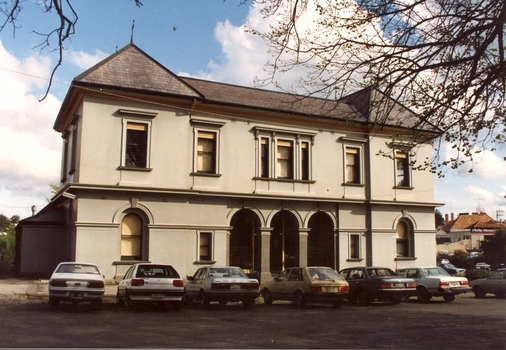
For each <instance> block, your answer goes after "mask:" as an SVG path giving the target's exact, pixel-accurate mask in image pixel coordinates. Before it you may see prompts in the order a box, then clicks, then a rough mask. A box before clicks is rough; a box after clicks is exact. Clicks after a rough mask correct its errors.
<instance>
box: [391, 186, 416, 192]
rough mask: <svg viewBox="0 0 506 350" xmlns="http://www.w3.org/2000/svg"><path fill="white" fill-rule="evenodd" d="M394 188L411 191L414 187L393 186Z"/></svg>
mask: <svg viewBox="0 0 506 350" xmlns="http://www.w3.org/2000/svg"><path fill="white" fill-rule="evenodd" d="M394 189H396V190H408V191H411V190H414V189H415V188H414V187H411V186H394Z"/></svg>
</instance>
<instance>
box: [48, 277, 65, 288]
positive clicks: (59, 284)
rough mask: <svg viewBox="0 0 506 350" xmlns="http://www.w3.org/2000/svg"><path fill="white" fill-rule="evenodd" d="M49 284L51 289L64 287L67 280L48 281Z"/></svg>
mask: <svg viewBox="0 0 506 350" xmlns="http://www.w3.org/2000/svg"><path fill="white" fill-rule="evenodd" d="M49 284H50V285H51V287H66V286H67V280H57V279H55V280H51V281H49Z"/></svg>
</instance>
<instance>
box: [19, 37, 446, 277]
mask: <svg viewBox="0 0 506 350" xmlns="http://www.w3.org/2000/svg"><path fill="white" fill-rule="evenodd" d="M128 54H131V55H135V56H134V57H140V59H141V60H142V59H144V58H145V59H147V60H150V57H149V56H147V55H145V54H144V53H143V52H142V51H140V50H139V49H138V48H136V47H135V46H133V45H129V46H128V47H126V48H124V49H123V50H121V51H119V52H118V53H116V54H115V55H113V56H112V57H111V58H109V59H106V60H105V61H104V62H103V63H101V64H99V65H98V66H96V67H94V68H92V69H90V71H89V73H88V74H87V72H85V73H83V75H81V76H80V77H78V78H76V80H75V84H74V87H72V88H71V90H70V91H69V94H68V96H67V98H66V100H65V102H64V104H63V106H62V109H61V111H60V114H59V116H58V118H57V121H56V123H55V129H56V130H57V131H58V132H60V133H61V134H62V139H63V150H62V172H61V177H62V183H61V191H60V192H59V193H58V194H57V195H56V196H55V197H54V198H53V199H52V202H51V203H50V204H49V205H48V207H46V208H45V209H44V210H42V211H41V213H39V214H38V215H37V216H36V217H34V218H31V219H29V220H24V221H23V222H22V223H21V225H20V230H19V232H20V233H21V235H20V236H21V237H22V238H21V242H22V244H21V245H20V247H19V250H18V255H19V257H18V269H19V272H20V273H21V274H37V273H39V274H42V273H47V272H48V271H50V270H51V269H52V268H53V267H54V265H55V263H56V261H55V260H60V261H61V260H72V261H88V262H93V263H97V264H99V265H100V266H101V268H102V270H103V272H104V273H105V275H106V278H109V279H113V278H119V277H121V276H122V275H123V274H124V272H125V271H126V269H127V268H128V266H129V265H130V264H131V263H133V261H137V260H142V261H152V262H159V263H168V264H172V265H173V266H174V267H175V268H176V269H177V270H178V271H179V272H180V273H181V274H182V275H183V276H185V275H192V274H193V273H194V272H195V270H196V269H197V268H198V267H199V266H201V265H202V264H209V263H212V262H215V263H216V264H234V265H235V264H237V265H240V266H241V267H243V268H244V269H245V270H250V271H258V272H259V273H260V275H261V279H262V281H265V280H267V279H270V278H271V276H272V274H275V273H278V272H279V271H280V270H281V269H282V268H284V267H288V266H291V265H293V264H295V265H300V266H306V265H308V264H309V265H314V264H325V265H329V266H331V267H333V268H335V269H337V270H339V269H342V268H345V267H350V266H356V265H381V266H386V267H390V268H393V269H396V268H401V267H409V266H415V265H432V264H434V257H435V255H436V250H435V244H434V243H435V233H436V230H435V227H434V208H435V207H437V206H439V205H440V204H438V203H434V197H433V175H432V174H431V173H430V172H423V171H415V170H412V169H410V170H409V174H407V176H408V178H409V185H406V186H397V185H396V178H398V175H399V174H398V173H397V172H398V169H397V168H396V160H395V159H392V158H388V157H383V156H379V155H377V154H378V152H379V151H384V152H389V153H390V154H393V153H392V152H394V149H395V148H394V149H392V148H389V147H388V146H387V144H389V143H391V139H390V137H389V135H388V134H387V133H382V132H370V131H364V130H368V129H367V128H364V127H363V126H362V125H360V124H357V125H355V126H350V125H349V124H347V123H346V121H344V122H343V121H342V120H339V118H316V117H311V116H307V115H302V114H297V113H293V111H283V110H279V108H278V109H268V108H263V109H262V108H260V107H258V106H253V107H251V106H247V105H239V104H235V105H234V104H231V103H220V102H223V101H217V100H216V99H213V100H212V101H210V99H209V97H207V96H208V94H206V92H202V91H201V90H200V89H199V86H200V85H198V84H199V83H200V82H199V81H193V80H191V79H186V80H185V79H179V78H178V77H175V76H173V75H172V74H171V73H170V72H168V71H165V74H166V77H165V78H166V79H174V81H175V83H174V84H176V83H179V84H181V87H180V88H179V90H178V91H182V89H183V87H185V86H187V85H190V87H191V88H192V89H193V90H192V89H190V90H192V91H190V92H184V91H183V92H181V93H180V94H179V95H178V94H172V93H164V94H158V93H157V91H153V90H156V89H154V88H153V89H151V88H150V89H143V88H142V87H139V89H137V90H133V89H129V88H126V87H125V86H123V85H124V84H125V83H124V82H120V83H119V84H118V86H111V83H109V80H111V79H109V78H108V77H107V72H110V71H111V65H112V66H113V67H114V64H119V63H117V62H116V61H115V60H119V59H120V58H124V57H123V56H125V55H128ZM121 55H123V56H121ZM132 64H133V63H132ZM108 65H109V66H108ZM143 65H145V63H143V64H139V66H143ZM106 67H107V68H108V70H106V69H105V68H106ZM155 68H156V67H155ZM101 69H103V71H101ZM160 69H161V72H162V73H163V72H164V71H163V69H162V68H160ZM95 72H100V73H101V74H105V78H104V79H109V80H107V81H106V82H104V83H103V86H101V82H100V81H94V82H93V83H89V82H87V81H86V79H87V77H89V76H92V74H94V73H95ZM104 72H105V73H104ZM110 74H113V73H110ZM101 76H104V75H101ZM162 78H164V77H163V76H162ZM124 79H127V78H124ZM79 83H82V86H84V85H86V89H80V88H79ZM84 83H86V84H84ZM214 84H215V85H216V86H218V87H219V86H220V84H219V83H214ZM224 88H230V86H224ZM233 88H234V89H236V90H237V91H238V92H240V91H243V90H242V89H247V88H241V87H233ZM89 89H92V90H89ZM248 91H249V90H248ZM258 93H259V94H261V91H259V92H258ZM199 94H200V95H199ZM342 108H343V113H356V112H355V111H354V109H353V108H350V107H349V105H348V104H343V106H342ZM344 119H345V118H344ZM132 125H137V126H138V125H141V126H142V130H143V132H145V133H146V135H147V141H146V144H147V147H146V149H147V154H146V155H145V160H146V165H145V166H141V167H132V166H127V164H126V163H125V162H126V160H125V157H126V154H127V153H128V152H129V151H128V148H127V144H126V143H127V139H128V137H127V133H128V132H129V131H128V130H129V129H128V128H129V127H131V126H132ZM199 132H202V133H203V134H200V133H199ZM206 132H207V133H210V134H212V135H214V136H213V137H215V139H214V142H215V143H214V146H215V149H214V153H213V157H214V158H213V160H214V163H215V164H214V165H215V171H214V173H211V174H210V173H202V172H199V166H200V163H199V161H200V160H201V156H200V155H199V150H200V148H199V147H200V146H199V145H200V144H199V142H200V140H199V137H201V136H200V135H204V134H205V133H206ZM408 141H409V140H406V142H408ZM283 142H284V143H285V144H288V145H289V147H287V149H289V151H290V152H291V153H290V159H289V160H288V163H287V164H289V166H291V167H292V174H291V175H290V176H288V178H279V175H280V172H282V171H284V170H283V169H284V168H283V166H284V165H280V164H281V160H280V157H281V156H280V154H281V153H280V152H281V145H283V144H284V143H283ZM265 145H267V146H265ZM350 149H351V150H353V152H355V154H356V155H357V156H356V157H357V158H355V159H357V160H358V162H359V164H356V165H355V168H354V169H355V171H357V170H358V172H359V175H358V176H359V178H358V179H357V182H356V183H348V182H347V181H348V179H347V170H346V169H347V165H349V161H348V160H347V155H346V153H347V150H348V152H349V150H350ZM263 151H264V153H262V152H263ZM431 153H432V146H431V144H430V143H426V144H424V145H422V146H421V147H419V148H417V153H416V155H411V157H412V158H413V159H414V158H417V159H425V158H427V157H429V158H430V157H431ZM413 159H411V160H413ZM264 168H268V170H265V169H264ZM263 171H266V173H267V175H265V174H264V173H262V172H263ZM55 212H58V213H60V216H59V217H58V219H57V220H54V219H49V217H50V216H51V215H52V214H51V213H53V214H54V213H55ZM128 214H134V215H136V217H137V218H139V219H140V222H142V231H141V237H142V238H141V239H140V242H141V244H140V246H141V248H140V253H139V256H138V259H135V260H132V259H130V260H128V259H125V257H124V256H122V244H123V245H124V246H125V244H126V245H128V244H127V243H125V242H127V241H128V239H129V238H128V237H126V236H125V231H124V230H125V227H124V225H122V223H123V222H124V220H125V217H126V215H128ZM53 216H54V215H53ZM45 221H51V222H52V223H53V224H55V222H56V223H59V225H56V227H58V229H57V230H55V231H54V235H53V236H51V238H50V240H49V241H52V240H54V241H55V242H57V244H50V245H49V246H48V247H46V248H44V251H43V252H41V250H40V249H38V250H37V248H35V247H36V246H37V243H42V241H44V240H45V241H47V237H46V238H44V237H45V236H44V235H41V234H39V232H40V228H41V226H42V225H43V224H44V222H45ZM399 222H403V223H404V224H405V226H406V227H407V229H408V231H409V232H407V237H406V240H405V241H402V242H400V243H399V239H398V238H399V237H397V232H398V224H399ZM207 237H210V239H211V241H210V242H207V241H206V242H204V241H205V240H207V239H208V238H207ZM23 242H25V244H23ZM26 242H30V244H28V243H26ZM203 242H204V243H203ZM399 245H401V246H403V247H404V248H399ZM201 249H204V250H205V249H210V251H209V252H206V253H205V254H204V255H202V250H201ZM399 249H401V251H402V249H404V252H401V253H400V250H399ZM47 251H51V252H52V257H53V258H52V259H51V260H48V259H44V254H46V253H47ZM34 255H36V256H38V257H39V258H40V262H41V263H40V264H39V265H38V266H34V264H32V263H29V261H30V260H29V259H28V258H27V257H28V256H31V257H33V256H34ZM400 255H403V256H400ZM202 256H205V257H206V258H207V259H202ZM56 257H58V258H56ZM30 259H33V258H30Z"/></svg>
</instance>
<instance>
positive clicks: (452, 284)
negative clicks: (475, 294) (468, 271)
mask: <svg viewBox="0 0 506 350" xmlns="http://www.w3.org/2000/svg"><path fill="white" fill-rule="evenodd" d="M458 286H459V282H450V287H458Z"/></svg>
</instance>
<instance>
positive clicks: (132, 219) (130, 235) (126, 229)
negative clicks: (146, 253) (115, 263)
mask: <svg viewBox="0 0 506 350" xmlns="http://www.w3.org/2000/svg"><path fill="white" fill-rule="evenodd" d="M141 258H142V219H141V218H140V217H139V215H137V214H133V213H130V214H127V215H125V217H124V218H123V221H122V222H121V260H141Z"/></svg>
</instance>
